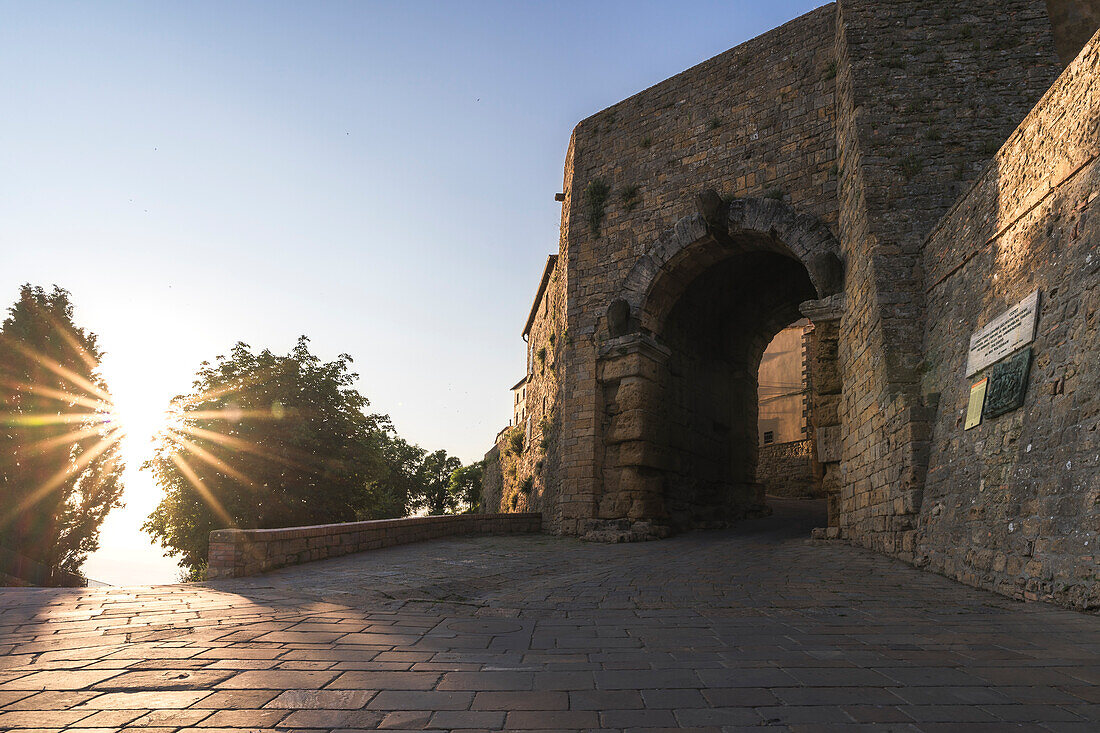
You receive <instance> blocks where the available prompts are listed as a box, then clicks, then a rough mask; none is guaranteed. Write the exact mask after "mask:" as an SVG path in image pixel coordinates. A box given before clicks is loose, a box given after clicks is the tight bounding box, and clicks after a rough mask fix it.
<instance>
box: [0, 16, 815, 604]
mask: <svg viewBox="0 0 1100 733" xmlns="http://www.w3.org/2000/svg"><path fill="white" fill-rule="evenodd" d="M815 5H820V3H816V2H771V3H759V2H724V3H723V2H676V3H672V2H669V3H653V2H629V3H628V2H553V3H550V2H544V3H537V4H536V3H517V2H493V3H489V2H476V3H475V2H469V3H459V2H447V3H442V2H440V3H422V2H394V3H369V2H355V3H350V2H349V3H336V2H328V3H321V2H301V3H276V2H262V3H261V2H255V3H247V2H186V3H184V2H180V3H176V4H164V3H150V2H133V3H121V2H120V3H94V4H93V3H83V4H75V3H38V2H24V3H10V2H0V80H2V81H0V94H2V99H3V101H4V114H3V115H0V171H3V174H2V175H0V303H3V304H5V307H6V304H10V303H11V302H12V301H14V300H15V297H16V295H17V293H18V286H19V284H20V283H22V282H32V283H35V284H42V285H47V286H48V285H52V284H54V283H56V284H58V285H61V286H62V287H65V288H67V289H69V290H70V291H71V292H72V294H73V300H74V303H75V305H76V309H77V313H76V317H77V320H78V322H79V323H80V324H81V325H83V326H85V327H87V328H89V329H91V330H93V331H95V332H96V333H97V334H99V336H100V343H101V346H102V347H103V348H104V350H105V351H106V352H107V354H108V356H107V358H106V360H105V362H104V371H105V372H106V374H107V377H108V379H109V380H110V386H111V388H112V390H113V391H114V392H115V393H116V394H117V395H118V398H119V400H120V402H121V403H125V404H126V405H127V406H128V408H129V409H131V410H134V409H135V406H137V407H136V410H137V411H140V410H142V409H150V408H149V407H148V406H150V405H151V406H152V409H156V408H159V407H162V406H163V404H164V403H166V402H167V400H168V399H170V398H171V397H172V396H173V395H174V394H177V393H179V392H182V391H186V390H187V389H188V387H189V385H190V382H191V376H192V374H193V373H194V370H195V368H196V366H197V365H198V363H199V362H201V361H202V360H204V359H210V358H212V357H213V356H215V355H216V354H219V353H224V352H226V351H227V350H228V349H229V348H230V347H231V346H232V344H233V343H234V342H236V341H238V340H243V341H245V342H247V343H249V344H251V345H253V346H254V347H270V348H272V349H273V350H276V351H281V352H285V351H286V350H288V349H289V348H290V347H291V345H292V344H293V343H294V341H295V339H296V338H297V336H298V335H299V334H306V335H308V336H309V337H310V338H311V339H312V345H313V348H314V351H315V352H316V353H318V354H319V355H320V356H321V357H322V358H326V359H331V358H333V357H335V356H336V355H337V354H339V353H341V352H347V353H349V354H351V355H352V356H353V357H354V359H355V367H356V369H357V371H358V372H359V373H360V375H361V382H360V391H362V392H363V393H364V394H365V395H367V397H368V398H369V399H370V400H371V402H372V407H373V409H375V410H376V411H380V412H385V413H388V414H390V415H391V416H392V417H393V420H394V422H395V424H396V426H397V429H398V431H399V432H400V433H401V434H402V435H403V436H405V437H406V438H407V439H409V440H411V441H414V442H416V443H419V444H420V445H422V446H423V447H425V448H427V449H429V450H434V449H437V448H445V449H447V450H448V451H450V452H451V453H454V454H456V455H458V456H460V457H461V458H462V459H463V460H464V461H471V460H476V459H478V458H480V457H481V455H482V454H483V453H484V452H485V451H486V450H487V449H488V448H489V447H490V445H491V442H492V439H493V436H494V435H495V434H496V432H497V430H499V429H500V428H501V427H503V426H504V425H505V424H506V423H507V422H508V419H509V417H510V410H511V403H510V395H509V394H508V392H507V389H508V387H510V386H511V385H512V384H513V383H514V382H515V381H516V379H517V378H518V377H519V376H521V375H522V373H523V370H524V348H523V343H522V341H521V340H520V331H521V330H522V326H523V322H524V319H525V317H526V313H527V309H528V308H529V306H530V301H531V298H532V297H533V295H534V290H535V288H536V286H537V280H538V277H539V275H540V274H541V269H542V265H543V263H544V262H545V259H546V255H547V254H549V253H550V252H554V251H556V250H557V243H558V225H559V221H560V212H561V209H560V204H558V203H556V202H555V201H554V193H555V192H557V191H559V190H561V185H562V165H563V162H564V156H565V150H566V145H567V143H568V140H569V134H570V131H571V130H572V128H573V126H574V125H575V124H576V123H577V122H578V121H580V120H581V119H583V118H585V117H587V116H589V115H591V114H593V113H594V112H596V111H598V110H600V109H602V108H604V107H607V106H609V105H611V104H614V103H615V102H617V101H618V100H620V99H623V98H625V97H627V96H630V95H631V94H633V93H635V92H637V91H640V90H641V89H644V88H646V87H648V86H650V85H652V84H655V83H657V82H659V81H661V80H662V79H665V78H667V77H669V76H672V75H674V74H676V73H678V72H680V71H682V70H684V69H686V68H688V67H689V66H692V65H694V64H696V63H698V62H700V61H702V60H704V59H706V58H709V57H711V56H713V55H715V54H717V53H720V52H722V51H724V50H726V49H728V48H731V47H732V46H735V45H737V44H738V43H740V42H742V41H744V40H747V39H749V38H751V37H753V36H756V35H759V34H760V33H762V32H764V31H766V30H768V29H770V28H773V27H775V26H777V25H780V24H782V23H784V22H786V21H787V20H790V19H792V18H794V17H796V16H798V15H801V14H802V13H804V12H806V11H808V10H810V9H812V8H813V7H814V6H815ZM129 450H130V451H131V453H132V454H133V455H138V454H139V453H140V450H141V449H140V447H136V446H131V447H130V449H129ZM130 476H131V481H132V482H133V483H134V484H135V488H134V489H133V490H132V491H130V490H128V495H127V501H128V502H129V504H130V508H129V511H127V512H123V513H120V514H119V516H118V517H114V518H112V519H111V520H109V522H110V526H109V527H108V528H107V529H106V530H105V533H104V547H105V550H104V552H105V553H108V551H109V550H111V548H112V547H114V548H115V551H116V555H115V556H114V557H115V558H120V557H123V556H125V555H128V556H130V557H132V556H133V553H134V551H136V549H137V548H138V547H139V546H140V545H141V543H142V542H145V544H146V545H147V544H148V543H147V540H146V539H145V538H143V537H138V535H137V534H136V532H135V527H136V525H137V524H140V518H141V516H143V515H144V514H145V513H147V512H148V509H149V508H151V504H152V503H155V496H153V491H152V489H151V488H150V485H148V484H147V483H146V484H144V485H143V486H142V487H141V488H138V487H137V485H138V483H140V479H138V478H137V474H136V471H131V473H130ZM123 535H126V536H127V537H130V535H133V537H130V539H128V540H127V542H129V543H130V544H128V545H124V544H120V543H121V542H122V540H121V539H120V538H122V536H123ZM119 548H123V549H124V550H125V551H123V549H119ZM104 557H106V555H104ZM113 562H114V560H112V561H111V562H107V561H106V560H104V559H103V558H99V560H98V562H97V563H93V564H92V567H94V568H95V570H96V571H97V572H98V573H99V575H101V576H102V575H105V574H110V575H111V577H110V578H106V579H108V580H109V581H110V582H126V581H128V580H130V581H133V582H145V581H149V580H161V581H165V580H167V581H170V580H172V577H163V573H162V572H161V573H160V574H159V575H158V574H157V573H156V572H154V571H153V570H148V571H138V570H133V571H132V572H129V574H127V573H125V572H122V571H119V572H114V571H113V570H111V567H113V566H111V563H113ZM161 566H163V563H161ZM92 567H90V568H89V570H91V569H92ZM150 567H151V566H150ZM158 567H159V566H158ZM158 572H160V571H158ZM90 574H91V575H92V577H96V573H95V572H92V573H90ZM154 576H155V577H154Z"/></svg>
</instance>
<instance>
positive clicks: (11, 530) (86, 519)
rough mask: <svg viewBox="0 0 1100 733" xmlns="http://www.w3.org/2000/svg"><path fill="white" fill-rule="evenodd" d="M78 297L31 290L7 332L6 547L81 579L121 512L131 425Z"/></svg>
mask: <svg viewBox="0 0 1100 733" xmlns="http://www.w3.org/2000/svg"><path fill="white" fill-rule="evenodd" d="M69 298H70V296H69V293H68V291H66V290H64V289H62V288H59V287H57V286H56V285H55V286H54V288H53V290H51V291H49V292H46V290H44V289H43V288H41V287H32V286H31V285H24V286H23V287H22V288H20V290H19V300H18V301H16V303H15V304H14V305H13V306H12V307H11V308H10V309H9V310H8V317H7V319H6V320H5V321H4V323H3V325H2V326H0V416H2V420H3V429H2V430H0V546H3V547H6V548H8V549H11V550H13V551H15V552H17V553H19V554H20V555H23V556H25V557H28V558H30V559H32V560H35V561H37V562H40V563H42V564H43V565H47V566H49V567H53V568H58V569H60V570H65V571H68V572H72V573H76V572H79V569H80V566H81V564H83V562H84V560H85V559H86V558H87V556H88V554H89V553H91V552H94V551H95V550H96V548H97V547H98V545H99V539H98V538H99V528H100V525H101V524H102V523H103V520H104V518H106V516H107V514H108V512H110V511H111V509H113V508H115V507H118V506H121V505H122V503H121V500H120V499H121V496H122V490H123V485H122V469H123V462H122V459H121V455H120V449H119V444H118V441H119V439H120V438H121V437H122V432H123V426H122V425H120V424H118V421H117V419H116V416H115V415H114V411H113V406H112V401H111V395H110V392H109V391H108V389H107V385H106V383H105V382H104V380H103V378H102V376H101V375H100V373H99V361H100V358H101V357H102V354H101V352H100V350H99V347H98V345H97V344H96V337H95V334H92V333H89V332H87V331H85V330H84V329H83V328H80V327H78V326H77V325H76V324H75V323H74V322H73V306H72V303H71V301H70V299H69Z"/></svg>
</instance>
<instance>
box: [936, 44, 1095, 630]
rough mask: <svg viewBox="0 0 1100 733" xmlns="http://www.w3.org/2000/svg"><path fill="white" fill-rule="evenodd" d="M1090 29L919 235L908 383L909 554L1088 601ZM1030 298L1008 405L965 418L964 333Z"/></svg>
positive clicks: (1035, 594) (1027, 589)
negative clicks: (971, 422)
mask: <svg viewBox="0 0 1100 733" xmlns="http://www.w3.org/2000/svg"><path fill="white" fill-rule="evenodd" d="M1098 80H1100V36H1097V37H1096V38H1094V39H1093V41H1092V43H1091V44H1090V45H1089V46H1088V47H1087V48H1086V50H1085V52H1084V53H1083V54H1082V55H1081V56H1080V57H1079V58H1078V60H1077V61H1076V62H1075V63H1074V64H1073V65H1071V66H1070V67H1069V68H1068V69H1067V71H1066V72H1065V74H1063V76H1062V77H1061V78H1060V79H1059V80H1058V82H1057V83H1056V84H1055V85H1054V86H1053V88H1051V90H1050V91H1049V92H1048V93H1047V95H1046V96H1045V97H1044V98H1043V100H1042V101H1041V102H1040V103H1039V105H1038V106H1037V107H1036V108H1035V109H1034V110H1032V112H1031V113H1030V114H1029V115H1028V116H1027V118H1026V119H1025V120H1024V121H1023V123H1022V124H1021V125H1020V126H1019V128H1017V129H1016V131H1015V132H1014V133H1013V134H1012V136H1011V137H1010V138H1009V139H1008V141H1007V142H1006V143H1005V145H1004V147H1003V148H1002V149H1001V150H1000V152H999V153H997V155H996V157H994V158H993V161H992V163H991V164H990V166H989V167H988V168H987V169H986V171H985V173H984V174H983V176H982V177H981V179H980V180H979V181H978V182H977V184H976V185H975V186H974V188H973V189H971V190H970V191H969V193H968V194H967V195H966V196H965V197H964V198H963V199H962V200H961V201H960V202H959V203H958V204H957V205H956V206H955V207H954V209H953V210H952V211H951V212H950V214H949V215H948V216H947V217H946V218H945V219H944V220H943V221H942V222H940V224H939V225H938V226H937V227H936V228H935V230H934V231H933V232H932V234H931V236H930V237H929V238H928V240H927V242H926V243H925V245H924V266H925V287H926V290H927V303H928V314H927V316H928V317H927V329H926V331H925V334H924V348H925V357H924V358H925V365H924V368H925V373H924V375H923V382H922V384H923V390H924V392H925V393H926V394H930V395H938V396H939V397H938V403H939V408H938V410H937V411H936V416H935V422H934V429H933V432H932V453H931V460H930V464H929V472H928V480H927V485H926V495H925V501H924V505H923V506H922V509H921V513H920V537H919V551H920V556H919V558H918V559H919V561H920V562H921V563H927V564H928V565H929V566H930V567H931V568H932V569H933V570H936V571H937V572H941V573H944V574H946V575H948V576H950V577H954V578H958V579H960V580H963V581H965V582H967V583H970V584H973V585H979V586H982V587H986V588H991V589H994V590H997V591H999V592H1002V593H1005V594H1008V595H1012V596H1015V597H1020V598H1031V599H1034V598H1042V599H1051V600H1056V601H1058V602H1061V603H1065V604H1069V605H1073V606H1076V607H1079V608H1095V607H1098V606H1100V584H1098V583H1097V579H1098V578H1097V567H1098V566H1097V562H1096V557H1097V547H1096V543H1097V540H1098V537H1097V535H1098V531H1100V458H1098V456H1100V361H1098V360H1097V354H1100V332H1098V329H1097V325H1098V319H1100V200H1098V197H1100V161H1098V155H1100V83H1098ZM1035 289H1038V290H1039V293H1040V304H1039V319H1038V325H1037V329H1036V337H1035V342H1034V343H1033V344H1032V345H1031V347H1030V348H1031V350H1032V353H1033V361H1032V365H1031V370H1030V378H1029V379H1028V382H1027V393H1026V398H1025V402H1024V405H1023V407H1021V408H1020V409H1018V410H1015V411H1012V412H1008V413H1007V414H1004V415H1001V416H999V417H995V418H992V419H987V420H985V421H984V422H983V423H982V424H981V425H979V426H977V427H976V428H973V429H971V430H965V429H964V424H963V422H964V417H965V412H966V407H967V402H968V397H969V391H970V389H969V388H970V385H971V383H973V382H975V381H977V379H978V378H979V377H981V376H982V375H983V374H985V373H986V372H982V373H979V374H976V375H974V376H973V377H972V378H968V377H967V375H966V373H965V372H966V368H965V365H966V357H967V346H968V339H969V337H970V335H971V334H972V333H973V332H974V331H975V330H977V329H978V328H979V327H981V326H983V325H985V324H986V323H988V322H989V321H990V320H992V319H993V318H995V317H996V316H997V315H999V314H1000V313H1001V312H1003V311H1005V310H1006V309H1007V308H1009V307H1011V306H1012V305H1014V304H1015V303H1017V302H1018V301H1020V300H1022V299H1023V298H1024V297H1025V296H1026V295H1028V294H1029V293H1030V292H1032V291H1033V290H1035Z"/></svg>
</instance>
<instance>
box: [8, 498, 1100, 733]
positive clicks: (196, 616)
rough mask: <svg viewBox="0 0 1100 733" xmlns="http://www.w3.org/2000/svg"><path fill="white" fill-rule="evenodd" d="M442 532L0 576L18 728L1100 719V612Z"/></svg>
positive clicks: (912, 579) (702, 549) (883, 576)
mask: <svg viewBox="0 0 1100 733" xmlns="http://www.w3.org/2000/svg"><path fill="white" fill-rule="evenodd" d="M776 506H777V512H776V515H775V516H774V517H772V518H769V519H764V520H756V521H752V522H744V523H743V524H741V525H740V526H738V527H737V528H735V529H733V530H729V531H723V532H708V533H695V534H688V535H684V536H680V537H676V538H673V539H670V540H666V541H662V542H652V543H643V544H634V545H594V544H585V543H582V542H579V541H577V540H575V539H567V538H554V537H547V536H522V537H482V538H465V539H453V540H443V541H435V542H428V543H423V544H419V545H407V546H401V547H395V548H390V549H386V550H380V551H377V552H372V553H367V554H362V555H353V556H347V557H343V558H338V559H334V560H327V561H324V562H319V563H313V564H310V565H305V566H298V567H295V568H287V569H284V570H280V571H276V572H273V573H270V574H267V575H264V576H259V577H255V578H245V579H237V580H229V581H219V582H211V583H206V584H184V585H174V586H152V587H135V588H92V589H79V588H78V589H72V588H57V589H15V588H13V589H3V590H0V730H19V731H29V730H53V731H58V730H66V731H81V730H84V731H93V730H96V731H115V730H129V729H133V730H141V731H166V732H167V731H173V732H178V731H194V732H197V731H204V732H205V733H212V732H213V731H218V730H225V731H230V730H232V731H241V730H270V731H284V732H285V731H290V730H308V731H334V730H347V731H351V730H390V731H397V730H467V731H478V730H526V731H538V730H544V731H548V730H599V731H658V730H700V731H739V730H757V729H765V728H766V729H768V730H791V731H831V730H845V731H848V730H850V731H860V730H874V731H929V732H934V731H982V730H989V731H1005V730H1013V731H1067V732H1069V731H1097V730H1100V684H1098V683H1100V619H1098V618H1097V617H1096V616H1092V615H1085V614H1079V613H1074V612H1071V611H1065V610H1062V609H1058V608H1054V607H1050V606H1046V605H1042V604H1020V603H1017V602H1015V601H1011V600H1008V599H1005V598H1002V597H1000V596H995V595H991V594H989V593H985V592H982V591H978V590H974V589H972V588H967V587H965V586H961V585H958V584H956V583H954V582H951V581H949V580H946V579H944V578H941V577H938V576H935V575H930V574H927V573H922V572H920V571H917V570H915V569H913V568H910V567H908V566H905V565H903V564H901V563H898V562H896V561H893V560H890V559H888V558H885V557H881V556H878V555H874V554H871V553H869V552H866V551H863V550H860V549H857V548H852V547H848V546H845V545H839V544H831V543H823V542H813V541H809V540H807V539H805V537H806V536H807V534H808V530H809V528H810V527H811V526H814V525H815V524H819V523H820V522H821V518H820V515H819V511H820V508H819V507H818V506H817V505H816V504H813V503H807V502H777V503H776Z"/></svg>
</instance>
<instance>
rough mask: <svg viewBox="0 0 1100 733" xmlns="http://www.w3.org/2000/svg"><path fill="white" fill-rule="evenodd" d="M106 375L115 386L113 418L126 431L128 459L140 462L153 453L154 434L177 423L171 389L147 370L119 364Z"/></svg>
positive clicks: (129, 463)
mask: <svg viewBox="0 0 1100 733" xmlns="http://www.w3.org/2000/svg"><path fill="white" fill-rule="evenodd" d="M104 376H105V377H106V379H107V384H108V385H110V388H111V402H112V409H111V419H112V421H113V422H115V423H117V425H118V427H119V429H120V430H121V431H122V435H123V437H122V441H123V455H124V456H125V458H126V463H127V465H133V466H140V465H141V464H142V463H144V462H145V461H146V460H147V459H149V458H150V457H152V454H153V441H154V438H156V436H157V435H159V434H161V433H162V432H164V431H165V430H167V429H169V428H170V427H171V426H172V424H173V419H174V417H173V414H172V413H171V412H170V411H169V405H170V401H171V397H170V396H169V395H167V392H169V391H170V390H169V389H166V386H165V385H164V384H163V383H162V382H160V381H159V380H158V379H157V375H156V373H151V372H149V371H147V370H142V369H129V368H116V369H112V370H110V373H108V374H105V375H104Z"/></svg>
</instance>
